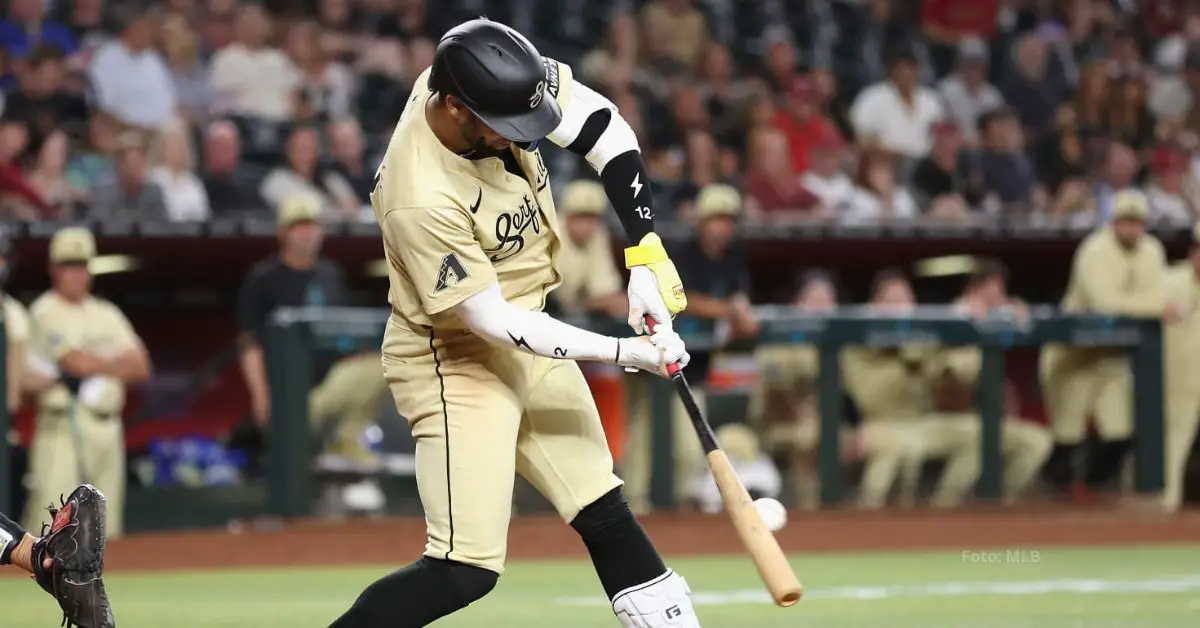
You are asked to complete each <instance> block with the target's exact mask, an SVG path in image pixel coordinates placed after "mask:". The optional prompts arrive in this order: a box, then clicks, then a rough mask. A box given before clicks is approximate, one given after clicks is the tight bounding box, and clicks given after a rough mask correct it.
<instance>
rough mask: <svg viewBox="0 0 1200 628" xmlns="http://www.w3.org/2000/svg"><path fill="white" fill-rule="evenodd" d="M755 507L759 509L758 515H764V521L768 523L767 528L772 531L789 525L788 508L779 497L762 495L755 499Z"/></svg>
mask: <svg viewBox="0 0 1200 628" xmlns="http://www.w3.org/2000/svg"><path fill="white" fill-rule="evenodd" d="M754 507H755V508H756V509H757V510H758V516H760V517H762V520H763V523H765V524H767V529H768V530H770V531H771V532H778V531H780V530H782V529H783V526H785V525H787V509H786V508H784V507H783V504H781V503H779V500H778V499H771V498H770V497H760V498H758V499H756V500H754Z"/></svg>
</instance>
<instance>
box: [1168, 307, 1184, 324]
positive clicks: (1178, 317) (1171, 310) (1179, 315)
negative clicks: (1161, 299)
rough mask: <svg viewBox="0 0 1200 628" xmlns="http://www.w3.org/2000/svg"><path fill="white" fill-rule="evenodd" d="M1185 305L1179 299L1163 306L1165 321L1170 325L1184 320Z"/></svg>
mask: <svg viewBox="0 0 1200 628" xmlns="http://www.w3.org/2000/svg"><path fill="white" fill-rule="evenodd" d="M1184 318H1185V317H1184V315H1183V305H1182V304H1180V303H1179V302H1178V301H1169V302H1168V303H1167V306H1166V307H1165V308H1163V321H1164V322H1166V323H1167V324H1169V325H1175V324H1177V323H1181V322H1183V319H1184Z"/></svg>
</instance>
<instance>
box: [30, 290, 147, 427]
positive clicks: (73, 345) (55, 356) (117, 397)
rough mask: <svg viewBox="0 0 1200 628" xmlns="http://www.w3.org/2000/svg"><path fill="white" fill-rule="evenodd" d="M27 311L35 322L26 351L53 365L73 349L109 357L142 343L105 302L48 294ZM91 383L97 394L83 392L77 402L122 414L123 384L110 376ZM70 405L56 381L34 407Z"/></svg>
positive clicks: (91, 389) (110, 305)
mask: <svg viewBox="0 0 1200 628" xmlns="http://www.w3.org/2000/svg"><path fill="white" fill-rule="evenodd" d="M29 313H30V316H31V317H32V318H33V329H32V332H33V333H32V338H31V340H30V349H31V350H32V352H33V353H34V354H36V355H38V356H40V358H41V359H44V360H46V361H48V362H51V363H57V362H58V361H59V360H60V359H62V357H63V356H64V355H66V354H67V353H69V352H70V351H73V350H80V351H87V352H89V353H93V354H96V355H100V356H112V355H116V354H117V353H120V352H122V351H128V350H130V349H133V348H136V347H137V346H139V345H140V344H141V339H140V338H138V335H137V332H135V331H134V330H133V325H131V324H130V323H129V319H127V318H125V314H123V313H122V312H121V310H120V309H118V308H117V306H116V305H113V304H112V303H110V302H109V301H106V300H104V299H99V298H96V297H93V296H88V297H86V298H85V299H84V300H83V302H81V303H70V302H68V301H66V300H64V299H62V298H61V297H59V296H58V294H56V293H55V292H53V291H50V292H46V293H44V294H42V296H40V297H38V298H37V300H36V301H34V302H33V304H32V305H30V307H29ZM91 379H93V380H95V382H96V385H94V386H91V387H89V389H88V390H89V392H91V391H94V393H95V394H94V395H92V394H88V395H84V394H83V392H82V391H81V394H80V396H81V400H82V397H84V396H87V397H88V399H87V400H85V403H86V405H87V406H88V407H89V408H90V409H91V410H93V411H95V412H97V413H100V414H116V413H118V412H120V411H121V409H122V408H123V407H124V405H125V384H124V383H122V382H121V381H120V380H118V379H116V378H113V377H104V376H98V377H95V378H91ZM69 402H70V393H69V392H68V391H67V387H66V386H64V385H63V384H61V383H60V384H57V385H55V386H54V387H53V388H51V389H50V390H47V391H46V392H44V393H42V396H41V398H40V399H39V400H38V405H40V406H41V407H43V408H53V409H58V410H61V409H64V408H66V407H67V406H68V404H69Z"/></svg>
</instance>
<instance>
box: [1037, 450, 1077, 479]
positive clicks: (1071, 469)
mask: <svg viewBox="0 0 1200 628" xmlns="http://www.w3.org/2000/svg"><path fill="white" fill-rule="evenodd" d="M1077 448H1078V445H1064V444H1062V443H1055V444H1054V450H1053V451H1052V452H1051V453H1050V457H1049V458H1048V459H1047V460H1046V464H1045V466H1043V467H1042V480H1043V481H1044V482H1045V483H1046V485H1047V486H1048V487H1050V488H1052V489H1055V490H1060V491H1065V490H1066V489H1067V487H1069V486H1070V485H1071V482H1073V481H1074V480H1075V450H1076V449H1077Z"/></svg>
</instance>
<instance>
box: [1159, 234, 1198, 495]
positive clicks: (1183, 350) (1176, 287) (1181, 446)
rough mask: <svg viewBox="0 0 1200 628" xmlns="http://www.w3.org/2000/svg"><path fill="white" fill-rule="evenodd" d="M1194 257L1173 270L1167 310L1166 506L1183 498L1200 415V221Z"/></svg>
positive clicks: (1168, 284) (1167, 288) (1165, 367)
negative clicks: (1189, 457) (1197, 383)
mask: <svg viewBox="0 0 1200 628" xmlns="http://www.w3.org/2000/svg"><path fill="white" fill-rule="evenodd" d="M1193 236H1194V238H1195V242H1194V244H1193V245H1192V250H1191V252H1190V253H1189V254H1188V259H1186V260H1184V261H1182V262H1180V263H1179V264H1178V265H1176V266H1173V267H1172V268H1171V269H1170V270H1168V271H1167V278H1166V281H1165V284H1166V295H1167V307H1166V312H1165V315H1164V316H1163V323H1164V324H1163V352H1164V361H1163V362H1164V366H1163V372H1164V375H1165V376H1166V383H1167V385H1166V406H1167V407H1166V437H1167V441H1166V475H1165V479H1166V487H1165V490H1164V491H1163V509H1164V510H1165V511H1167V512H1175V511H1177V510H1179V507H1180V506H1181V505H1182V504H1183V485H1184V476H1185V475H1186V471H1187V462H1188V454H1189V453H1191V451H1192V444H1193V443H1194V442H1195V440H1196V424H1197V421H1198V420H1200V386H1197V385H1196V382H1197V381H1200V377H1198V376H1197V375H1198V374H1200V225H1197V226H1196V227H1195V228H1194V229H1193Z"/></svg>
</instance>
